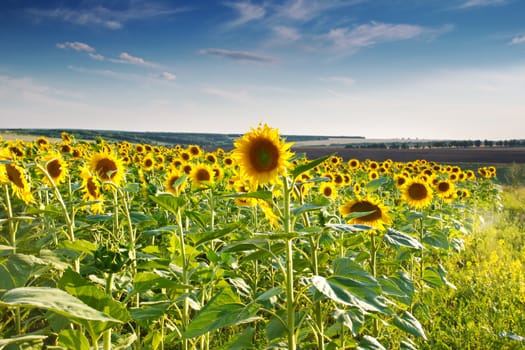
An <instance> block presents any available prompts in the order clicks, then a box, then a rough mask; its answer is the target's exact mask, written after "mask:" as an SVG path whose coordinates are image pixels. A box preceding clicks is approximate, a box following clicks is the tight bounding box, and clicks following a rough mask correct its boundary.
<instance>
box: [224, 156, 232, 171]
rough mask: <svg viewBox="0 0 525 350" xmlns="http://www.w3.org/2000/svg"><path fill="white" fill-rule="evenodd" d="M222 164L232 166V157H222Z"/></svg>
mask: <svg viewBox="0 0 525 350" xmlns="http://www.w3.org/2000/svg"><path fill="white" fill-rule="evenodd" d="M222 164H223V165H224V166H225V167H227V168H230V167H232V166H233V159H232V157H224V158H223V159H222Z"/></svg>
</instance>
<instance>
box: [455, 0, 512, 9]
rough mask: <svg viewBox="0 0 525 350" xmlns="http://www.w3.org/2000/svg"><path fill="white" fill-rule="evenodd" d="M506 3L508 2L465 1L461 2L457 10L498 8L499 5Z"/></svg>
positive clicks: (490, 0)
mask: <svg viewBox="0 0 525 350" xmlns="http://www.w3.org/2000/svg"><path fill="white" fill-rule="evenodd" d="M507 2H508V0H467V1H465V2H463V3H462V4H461V5H460V6H459V8H469V7H484V6H499V5H504V4H506V3H507Z"/></svg>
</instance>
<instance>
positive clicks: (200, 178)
mask: <svg viewBox="0 0 525 350" xmlns="http://www.w3.org/2000/svg"><path fill="white" fill-rule="evenodd" d="M214 175H215V173H214V171H213V169H212V168H211V167H210V166H209V165H207V164H197V165H195V166H194V167H193V169H192V170H191V172H190V178H191V181H192V183H193V185H194V186H197V187H205V186H207V185H208V184H210V183H213V182H214V178H215V177H214Z"/></svg>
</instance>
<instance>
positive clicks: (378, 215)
mask: <svg viewBox="0 0 525 350" xmlns="http://www.w3.org/2000/svg"><path fill="white" fill-rule="evenodd" d="M339 211H340V213H341V215H343V216H345V217H346V216H348V215H351V214H359V213H363V216H359V217H354V218H351V219H350V220H349V223H350V224H364V225H369V226H372V227H375V228H378V229H382V228H383V225H388V224H390V223H391V219H390V217H389V216H388V207H386V206H384V205H382V204H380V203H379V202H377V201H375V200H373V199H371V198H369V197H366V198H357V199H355V200H351V201H347V202H346V203H345V204H343V205H341V206H340V207H339ZM365 213H368V214H365Z"/></svg>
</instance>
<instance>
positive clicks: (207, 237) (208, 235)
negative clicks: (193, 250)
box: [188, 222, 241, 246]
mask: <svg viewBox="0 0 525 350" xmlns="http://www.w3.org/2000/svg"><path fill="white" fill-rule="evenodd" d="M239 227H241V223H238V222H236V223H231V224H227V225H225V226H224V227H223V228H221V229H217V230H214V231H207V232H197V233H194V234H190V235H188V237H189V238H190V239H192V240H193V241H194V242H195V245H197V246H198V245H200V244H203V243H206V242H209V241H212V240H214V239H219V238H222V237H224V236H226V235H227V234H228V233H230V232H232V231H234V230H236V229H238V228H239Z"/></svg>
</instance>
